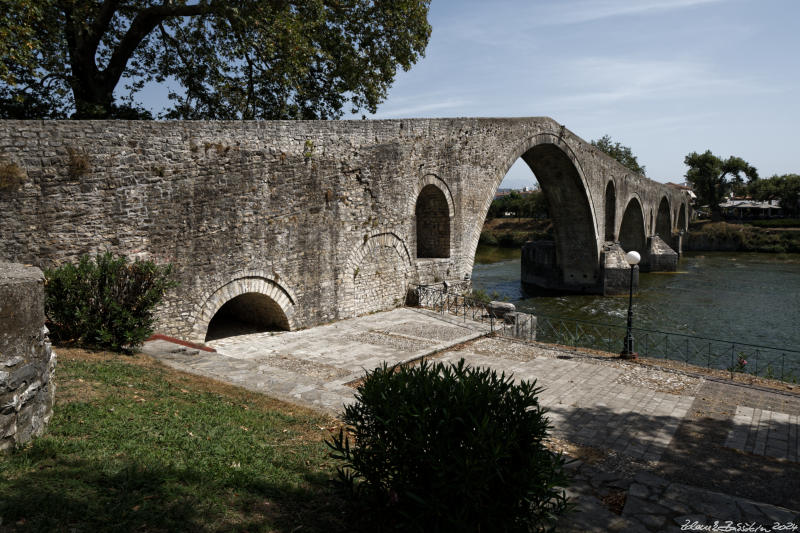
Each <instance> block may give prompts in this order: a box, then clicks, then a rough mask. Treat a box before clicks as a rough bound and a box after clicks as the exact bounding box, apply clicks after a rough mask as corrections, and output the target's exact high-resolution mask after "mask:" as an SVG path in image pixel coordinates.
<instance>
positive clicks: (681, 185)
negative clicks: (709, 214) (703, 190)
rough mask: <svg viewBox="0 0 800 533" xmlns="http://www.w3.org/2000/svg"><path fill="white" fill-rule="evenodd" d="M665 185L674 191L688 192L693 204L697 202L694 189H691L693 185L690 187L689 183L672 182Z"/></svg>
mask: <svg viewBox="0 0 800 533" xmlns="http://www.w3.org/2000/svg"><path fill="white" fill-rule="evenodd" d="M665 185H666V186H667V187H672V188H673V189H678V190H679V191H686V192H687V193H688V194H689V196H690V197H691V198H692V201H693V202H694V201H695V200H697V195H696V194H695V193H694V191H693V190H692V187H691V185H689V182H688V181H684V182H683V183H672V182H671V181H669V182H667V183H665Z"/></svg>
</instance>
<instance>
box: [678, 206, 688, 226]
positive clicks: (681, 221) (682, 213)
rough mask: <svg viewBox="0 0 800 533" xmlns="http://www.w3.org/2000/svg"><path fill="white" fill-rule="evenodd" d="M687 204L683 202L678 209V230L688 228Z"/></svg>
mask: <svg viewBox="0 0 800 533" xmlns="http://www.w3.org/2000/svg"><path fill="white" fill-rule="evenodd" d="M686 219H687V217H686V204H681V206H680V208H679V209H678V231H680V230H686Z"/></svg>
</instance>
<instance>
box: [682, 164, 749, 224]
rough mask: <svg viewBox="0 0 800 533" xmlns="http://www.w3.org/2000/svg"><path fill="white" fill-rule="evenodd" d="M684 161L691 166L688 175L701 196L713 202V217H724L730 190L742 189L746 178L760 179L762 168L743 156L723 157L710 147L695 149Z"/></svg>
mask: <svg viewBox="0 0 800 533" xmlns="http://www.w3.org/2000/svg"><path fill="white" fill-rule="evenodd" d="M683 162H684V164H685V165H686V166H688V167H689V170H688V171H687V172H686V179H687V180H688V181H689V183H691V184H692V188H693V189H694V193H695V194H696V195H697V200H698V201H699V202H700V204H708V205H709V207H710V209H711V216H712V218H713V219H719V218H721V215H722V210H721V208H720V207H719V203H720V202H721V201H722V199H723V198H724V197H725V195H726V194H727V193H729V192H730V191H732V190H735V189H738V190H741V189H742V188H743V187H744V178H747V181H748V183H752V182H754V181H756V180H758V171H757V170H756V169H755V167H753V166H751V165H750V164H749V163H748V162H747V161H745V160H744V159H742V158H741V157H734V156H730V157H729V158H728V159H725V160H723V159H720V158H719V157H717V156H715V155H714V154H712V153H711V150H706V151H705V152H704V153H702V154H698V153H697V152H692V153H691V154H689V155H687V156H686V158H685V159H684V160H683Z"/></svg>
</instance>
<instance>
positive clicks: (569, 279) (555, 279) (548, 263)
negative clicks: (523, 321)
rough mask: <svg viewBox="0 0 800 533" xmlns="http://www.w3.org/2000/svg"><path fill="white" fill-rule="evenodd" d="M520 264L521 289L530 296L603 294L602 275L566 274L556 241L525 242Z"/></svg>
mask: <svg viewBox="0 0 800 533" xmlns="http://www.w3.org/2000/svg"><path fill="white" fill-rule="evenodd" d="M521 263H522V264H521V267H520V269H521V272H520V279H521V281H522V289H523V291H524V292H526V293H527V294H531V295H546V294H563V293H573V294H602V293H603V282H602V276H600V277H599V278H598V276H597V275H596V274H594V275H592V276H591V277H590V276H589V275H588V274H587V275H585V276H582V277H579V276H574V275H573V276H568V275H567V273H566V272H565V269H564V268H563V267H562V266H561V265H559V264H558V260H557V246H556V243H555V241H530V242H526V243H525V244H524V245H523V246H522V261H521ZM595 272H596V270H595ZM598 279H599V280H600V281H598ZM626 287H627V285H626Z"/></svg>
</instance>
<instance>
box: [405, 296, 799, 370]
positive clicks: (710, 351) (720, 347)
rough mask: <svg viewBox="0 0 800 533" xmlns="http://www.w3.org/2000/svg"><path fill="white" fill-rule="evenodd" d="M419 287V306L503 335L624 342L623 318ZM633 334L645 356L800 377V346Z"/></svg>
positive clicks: (616, 348) (601, 345) (600, 345)
mask: <svg viewBox="0 0 800 533" xmlns="http://www.w3.org/2000/svg"><path fill="white" fill-rule="evenodd" d="M416 291H417V295H418V301H419V305H420V307H426V308H429V309H432V310H434V311H437V312H440V313H447V314H450V315H453V316H457V317H462V318H463V319H464V321H465V322H466V321H467V320H470V321H472V322H477V323H480V324H482V325H483V326H484V327H487V328H488V329H489V331H492V332H494V333H495V334H497V335H501V336H504V337H509V338H514V339H521V340H529V341H536V342H543V343H548V344H560V345H564V346H573V347H581V348H590V349H594V350H601V351H605V352H611V353H620V352H621V351H622V348H623V342H624V339H625V330H626V326H625V324H624V323H620V324H601V323H597V322H588V321H583V320H577V319H573V318H565V317H554V316H546V315H532V314H529V313H523V312H515V313H513V314H511V315H510V316H507V317H501V314H500V313H498V311H497V310H495V309H493V308H491V307H490V306H489V303H488V302H486V301H483V300H480V299H476V298H472V297H470V296H464V295H460V294H452V293H449V292H447V291H445V290H443V289H442V288H440V287H438V286H437V287H432V286H424V285H420V286H418V287H417V289H416ZM633 336H634V341H635V344H634V349H635V351H636V352H638V353H639V355H640V356H642V357H649V358H657V359H669V360H674V361H681V362H684V363H688V364H691V365H696V366H704V367H706V368H714V369H721V370H727V371H729V372H730V373H731V375H733V374H734V373H746V374H752V375H756V376H761V377H766V378H772V379H780V380H782V381H788V382H792V383H797V382H799V381H800V350H795V349H789V348H781V347H774V346H761V345H757V344H751V343H746V342H739V341H733V340H724V339H712V338H707V337H699V336H695V335H687V334H683V333H672V332H666V331H658V330H650V329H644V328H636V327H634V328H633Z"/></svg>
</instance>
